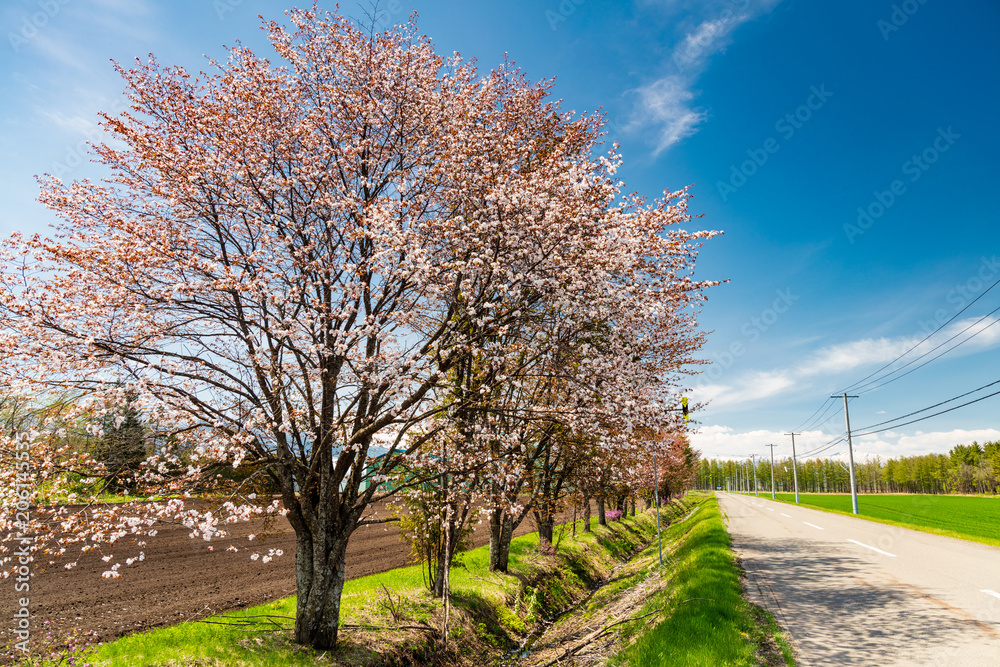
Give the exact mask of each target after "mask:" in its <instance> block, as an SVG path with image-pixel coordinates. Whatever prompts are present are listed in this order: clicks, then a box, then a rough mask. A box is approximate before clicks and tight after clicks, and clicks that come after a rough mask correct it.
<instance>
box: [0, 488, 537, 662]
mask: <svg viewBox="0 0 1000 667" xmlns="http://www.w3.org/2000/svg"><path fill="white" fill-rule="evenodd" d="M379 509H380V510H381V511H379V512H378V516H387V515H388V513H387V512H386V511H385V510H384V508H379ZM228 528H229V530H230V533H231V535H232V536H233V539H227V540H214V541H212V542H206V541H204V540H203V539H201V538H196V539H192V538H191V537H190V530H189V529H187V528H184V527H183V526H170V527H164V528H161V529H159V532H158V534H157V535H156V536H155V537H153V538H146V541H147V543H146V545H145V546H144V547H142V549H141V551H143V552H145V560H144V561H143V562H137V563H135V564H134V565H132V566H126V565H124V561H125V559H126V558H128V557H133V556H137V555H138V553H139V551H140V549H139V548H138V547H136V546H133V545H128V546H125V545H122V544H119V545H115V547H114V548H113V549H108V548H105V549H104V552H103V553H102V552H100V551H98V550H94V551H91V552H89V553H87V554H85V555H81V557H80V558H79V560H78V565H77V566H76V567H74V568H73V569H71V570H66V569H65V568H64V567H63V565H64V564H65V563H66V562H67V560H57V561H56V564H55V565H49V566H46V567H45V569H43V570H40V571H39V570H35V572H34V574H33V576H32V579H31V591H30V600H31V605H30V610H31V615H32V618H31V628H32V644H33V645H37V644H36V642H37V641H38V640H39V639H42V638H43V637H44V634H45V633H46V632H48V631H50V630H51V632H52V635H53V637H64V636H67V635H68V634H69V633H70V632H71V631H73V630H74V629H76V630H78V631H80V632H81V633H87V632H94V633H96V639H97V640H98V641H100V642H102V643H103V642H107V641H111V640H113V639H115V638H117V637H121V636H123V635H126V634H131V633H134V632H138V631H140V630H144V629H147V628H154V627H158V626H164V625H173V624H175V623H179V622H181V621H186V620H191V619H196V618H203V617H205V616H209V615H211V614H216V613H218V612H222V611H226V610H230V609H240V608H244V607H248V606H252V605H256V604H261V603H264V602H267V601H270V600H276V599H279V598H283V597H287V596H289V595H292V594H294V593H295V534H294V532H293V531H292V528H291V526H290V525H289V524H288V521H287V520H285V519H284V518H281V517H279V518H278V521H277V522H275V525H273V526H272V527H271V529H270V531H269V533H268V535H267V536H266V537H264V538H261V537H259V536H258V537H255V539H254V540H253V541H250V540H248V539H247V536H248V535H249V534H259V533H260V532H261V531H262V529H263V528H264V526H263V523H262V522H260V521H252V522H248V523H241V524H235V525H231V526H229V527H228ZM532 530H534V526H533V524H531V522H530V520H528V519H526V520H525V521H523V522H522V523H521V525H520V526H519V528H518V530H516V531H515V533H514V534H515V535H523V534H524V533H527V532H531V531H532ZM488 542H489V531H488V530H487V528H486V525H485V524H483V525H482V526H479V529H478V530H477V531H476V532H475V533H473V543H474V545H475V546H481V545H483V544H486V543H488ZM229 544H235V545H236V546H237V547H238V548H239V549H240V550H239V552H236V553H234V552H231V551H226V547H227V546H228V545H229ZM209 547H213V550H209ZM77 548H78V547H77ZM271 549H281V550H282V551H283V552H284V555H283V556H281V557H279V558H276V559H275V560H274V561H272V562H271V563H263V562H262V561H261V560H257V561H253V560H251V559H250V554H252V553H254V552H257V553H260V554H262V555H263V554H267V553H268V552H269V551H270V550H271ZM107 553H113V554H114V560H113V561H112V563H118V562H121V563H123V565H122V567H121V570H120V572H121V575H122V576H121V577H120V578H118V579H102V578H101V573H102V572H105V571H107V570H108V569H109V565H110V564H109V563H106V562H104V561H103V560H102V559H101V558H102V556H103V555H104V554H107ZM408 554H409V546H408V545H407V544H406V543H405V542H404V541H403V540H401V539H400V533H399V528H398V527H396V525H395V524H376V525H371V526H366V527H362V528H359V529H358V530H357V531H356V532H355V533H354V535H353V536H352V537H351V540H350V543H349V546H348V549H347V577H348V578H349V579H353V578H356V577H363V576H365V575H369V574H375V573H377V572H385V571H387V570H391V569H394V568H397V567H402V566H404V565H406V564H407V556H408ZM23 595H24V594H23V593H15V591H14V581H13V579H0V613H2V615H3V618H4V620H3V621H0V647H2V646H6V645H7V644H8V642H10V641H11V639H12V638H13V634H12V632H11V629H12V628H11V626H12V618H11V614H12V613H13V610H14V609H15V608H16V606H15V601H16V600H17V598H19V597H21V596H23ZM46 623H47V625H46Z"/></svg>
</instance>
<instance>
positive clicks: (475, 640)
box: [77, 509, 680, 667]
mask: <svg viewBox="0 0 1000 667" xmlns="http://www.w3.org/2000/svg"><path fill="white" fill-rule="evenodd" d="M678 511H680V510H679V509H678ZM665 514H666V511H665ZM581 524H582V522H581ZM594 528H595V532H594V533H591V534H587V533H583V532H582V530H580V526H579V525H578V531H577V535H576V537H575V538H573V537H571V535H570V530H571V525H567V526H563V527H561V528H560V529H557V541H558V553H557V555H556V556H551V555H545V554H541V553H539V551H538V548H537V547H538V536H537V533H532V534H529V535H524V536H521V537H518V538H515V539H514V541H513V544H512V547H511V561H510V574H507V575H503V574H498V573H491V572H489V571H488V570H487V564H488V550H487V547H481V548H478V549H474V550H471V551H469V552H466V553H464V554H462V557H461V561H460V562H461V564H460V565H458V566H456V567H455V568H454V569H453V570H452V574H451V586H452V591H453V598H452V603H453V610H452V626H451V632H450V640H449V646H448V648H447V650H445V651H442V650H440V642H439V635H440V632H439V631H430V630H420V629H407V630H398V629H396V628H398V627H399V626H401V625H410V626H421V625H426V626H428V627H432V628H433V627H437V628H440V627H441V618H442V614H441V601H440V600H436V599H434V598H433V597H431V596H430V595H429V594H428V593H427V591H426V589H425V588H424V585H423V580H422V575H421V570H420V568H418V567H407V568H401V569H398V570H392V571H390V572H385V573H382V574H377V575H372V576H368V577H363V578H359V579H353V580H351V581H348V582H347V584H346V586H345V589H344V595H343V609H342V616H341V618H342V622H343V623H344V626H345V627H344V629H343V630H342V632H341V638H342V642H341V648H340V649H339V650H338V651H336V652H335V653H332V654H320V655H317V654H316V653H315V652H313V651H311V650H309V649H305V648H303V647H300V646H297V645H295V644H293V643H292V642H291V641H290V631H289V628H290V626H291V624H292V622H293V617H294V614H295V598H294V597H289V598H285V599H282V600H278V601H276V602H273V603H269V604H264V605H259V606H256V607H252V608H249V609H246V610H242V611H236V612H228V613H226V614H224V615H221V616H215V617H211V618H208V619H203V621H201V622H198V621H194V622H187V623H181V624H179V625H176V626H172V627H168V628H162V629H156V630H151V631H148V632H144V633H139V634H135V635H130V636H128V637H124V638H122V639H119V640H117V641H115V642H112V643H109V644H105V645H103V646H101V647H99V649H98V650H97V652H96V653H93V654H89V655H86V656H80V657H78V658H77V664H82V663H83V662H87V663H90V664H91V665H129V667H133V666H134V667H138V666H140V665H199V666H201V665H213V666H214V665H226V666H227V667H228V666H239V667H265V666H268V667H270V666H271V665H274V666H277V665H315V664H342V665H370V664H380V665H381V664H394V663H397V664H413V663H416V664H449V665H452V664H453V665H463V664H469V665H472V664H476V665H484V664H495V663H498V662H499V661H500V660H501V659H502V658H503V657H504V656H505V655H507V654H508V653H509V652H510V651H511V650H512V649H515V648H517V646H518V644H519V643H520V641H521V640H522V638H523V637H524V636H526V634H527V633H528V632H529V631H530V629H531V628H532V626H533V625H535V624H536V623H537V622H538V621H539V620H541V619H542V618H543V617H549V616H551V615H553V614H554V613H556V612H557V611H559V610H561V609H563V608H565V607H566V606H568V605H569V604H570V603H572V602H573V601H575V600H577V599H580V598H582V597H583V596H584V595H586V594H587V592H588V591H589V590H590V589H591V588H592V587H593V586H595V585H597V584H598V583H599V582H600V581H601V580H602V579H604V578H606V577H607V576H608V575H609V574H610V573H611V571H612V570H613V568H614V567H615V566H616V565H618V564H619V563H620V562H621V561H622V560H623V559H625V558H627V557H628V556H630V555H631V554H633V553H635V552H636V551H637V550H638V549H639V548H641V547H642V546H643V545H645V544H647V543H648V542H649V541H650V540H651V539H655V536H656V524H655V515H654V514H652V513H641V514H640V515H639V516H636V517H635V518H629V519H626V520H624V521H621V522H611V523H610V524H609V526H608V527H607V528H604V527H601V526H597V525H596V520H595V521H594Z"/></svg>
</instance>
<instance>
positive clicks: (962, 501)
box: [761, 493, 1000, 546]
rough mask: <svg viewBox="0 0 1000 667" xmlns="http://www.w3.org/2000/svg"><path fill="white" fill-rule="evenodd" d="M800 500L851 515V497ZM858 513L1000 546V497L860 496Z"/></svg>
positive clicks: (785, 496) (787, 498) (788, 496)
mask: <svg viewBox="0 0 1000 667" xmlns="http://www.w3.org/2000/svg"><path fill="white" fill-rule="evenodd" d="M768 495H769V494H768ZM761 497H762V498H766V497H767V495H765V494H763V493H762V494H761ZM777 499H778V500H780V501H782V502H786V503H792V504H794V503H795V494H792V493H779V494H777ZM799 500H800V501H801V504H802V505H808V506H812V507H816V508H819V509H822V510H827V511H830V512H838V513H840V514H849V515H852V516H853V513H852V512H851V496H850V494H833V493H830V494H826V493H800V494H799ZM858 512H859V516H861V517H862V518H864V519H869V520H871V521H878V522H881V523H888V524H892V525H895V526H905V527H906V528H913V529H915V530H922V531H924V532H927V533H935V534H937V535H945V536H947V537H957V538H960V539H963V540H972V541H974V542H981V543H983V544H990V545H993V546H1000V498H987V497H982V496H943V495H942V496H933V495H920V494H886V495H882V494H872V495H868V494H862V495H859V496H858Z"/></svg>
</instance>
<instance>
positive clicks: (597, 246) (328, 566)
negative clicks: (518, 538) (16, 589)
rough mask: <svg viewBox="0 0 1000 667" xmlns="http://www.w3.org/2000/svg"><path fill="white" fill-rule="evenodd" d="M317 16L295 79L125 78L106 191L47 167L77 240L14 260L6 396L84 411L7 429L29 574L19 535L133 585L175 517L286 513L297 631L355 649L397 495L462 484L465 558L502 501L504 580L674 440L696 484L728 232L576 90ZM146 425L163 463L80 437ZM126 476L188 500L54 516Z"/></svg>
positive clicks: (4, 317)
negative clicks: (704, 258)
mask: <svg viewBox="0 0 1000 667" xmlns="http://www.w3.org/2000/svg"><path fill="white" fill-rule="evenodd" d="M289 19H290V23H291V26H290V27H285V26H282V25H279V24H277V23H265V25H264V29H265V30H266V32H267V34H268V36H269V38H270V41H271V43H272V45H273V46H274V49H275V51H276V56H277V59H278V60H279V61H281V66H277V65H274V64H272V63H271V62H270V61H269V60H267V59H264V58H262V57H259V56H257V55H256V54H254V53H252V52H251V51H250V50H248V49H246V48H243V47H236V48H234V49H232V50H231V51H230V54H229V58H228V60H227V61H226V62H223V63H212V68H211V71H210V72H209V73H201V74H199V75H197V76H195V75H192V74H190V73H189V72H187V71H185V70H184V69H182V68H179V67H171V66H166V65H161V64H160V63H158V62H157V61H156V60H154V59H153V58H152V57H150V59H149V60H148V61H147V62H138V61H137V62H136V63H135V64H134V66H132V67H125V66H118V70H119V72H120V74H121V76H122V77H123V79H124V82H125V87H126V95H127V97H128V99H129V100H130V102H131V104H130V107H129V110H128V111H126V112H123V113H121V114H119V115H117V116H111V115H107V116H105V117H104V121H103V126H104V128H105V130H106V131H107V133H108V135H109V138H108V141H107V142H106V143H102V144H98V145H96V146H95V147H94V149H93V150H94V156H95V161H96V162H97V163H98V164H99V165H100V166H101V167H103V168H104V169H105V170H106V172H107V176H106V178H105V179H103V180H100V181H91V180H83V181H79V182H74V183H68V184H67V183H63V182H61V181H60V180H59V179H58V178H55V177H43V178H42V179H41V197H40V199H41V201H42V202H43V203H44V204H45V205H46V206H48V207H49V208H50V209H52V210H53V211H54V212H55V213H56V214H57V215H58V216H59V217H60V218H61V219H62V221H63V222H62V224H61V226H59V227H58V228H57V230H56V232H55V234H54V235H52V236H51V237H48V238H45V237H41V236H31V237H21V236H14V237H13V238H11V239H9V240H7V241H6V242H4V243H3V245H2V249H0V253H2V254H0V267H2V269H0V359H3V363H2V366H0V373H2V382H3V383H4V385H5V386H7V387H8V388H9V391H10V392H11V395H12V396H15V397H17V400H18V401H21V403H22V404H23V403H25V402H27V403H28V404H29V405H34V406H35V407H36V408H37V407H38V406H41V405H51V404H52V403H53V397H55V396H59V397H61V398H60V403H59V404H60V405H61V406H62V407H61V410H60V414H59V415H58V418H53V417H51V415H44V414H41V413H39V412H38V411H37V410H36V412H35V413H34V414H35V415H36V417H37V418H35V419H26V420H24V421H22V422H18V423H15V422H14V421H12V422H11V423H10V425H9V427H8V428H6V429H5V431H4V433H3V436H2V440H0V462H2V464H0V476H2V483H0V496H2V507H3V510H2V525H0V530H2V533H3V543H4V545H5V546H4V547H3V548H4V549H5V551H6V553H4V554H3V555H4V556H5V558H4V568H5V569H7V570H9V569H10V568H11V567H12V563H13V561H12V560H11V558H10V555H9V554H10V548H9V547H8V546H7V545H10V544H12V543H14V542H12V540H17V544H21V543H22V542H24V541H27V542H29V543H30V545H31V549H32V550H33V553H34V554H35V559H36V561H38V562H41V561H42V560H50V559H51V560H54V559H57V558H62V559H63V560H64V561H65V565H66V566H67V567H72V565H73V563H74V562H75V559H76V558H77V557H78V554H79V553H80V552H81V550H83V551H86V550H89V549H93V548H98V547H100V548H101V549H102V550H104V551H105V553H108V554H109V555H112V559H111V565H110V566H109V568H110V569H109V570H108V572H107V573H106V574H107V576H108V577H116V576H119V575H120V574H121V572H122V567H123V564H122V563H118V562H117V561H115V560H114V559H113V554H112V553H111V551H112V550H113V549H112V545H113V544H115V543H120V542H122V541H123V540H132V541H138V542H143V543H144V541H145V540H147V539H150V538H151V537H153V536H155V533H156V529H157V527H158V526H159V525H160V524H161V523H162V522H164V521H173V522H181V523H183V524H184V525H186V526H188V527H190V528H191V531H192V535H193V536H196V537H199V538H204V539H205V540H216V539H225V538H226V536H227V533H226V526H227V525H228V524H230V523H233V522H237V521H243V520H248V519H250V518H253V517H257V516H260V515H262V514H264V515H266V514H278V513H280V514H282V515H284V516H286V517H287V519H288V521H289V522H290V523H291V526H292V527H293V529H294V531H295V536H296V553H295V571H296V581H297V610H296V622H295V639H296V641H298V642H300V643H303V644H309V645H312V646H315V647H318V648H325V647H331V646H333V645H334V644H335V643H336V641H337V636H338V627H339V616H340V597H341V592H342V588H343V584H344V577H345V568H344V555H345V551H346V548H347V544H348V540H349V539H350V537H351V535H352V534H353V533H354V531H355V530H356V529H357V528H358V527H359V526H363V525H366V524H367V523H370V522H372V521H381V520H384V518H376V517H373V516H372V513H371V506H372V504H373V503H375V502H377V501H379V500H381V499H383V498H385V497H387V496H389V495H391V494H394V493H398V492H400V491H402V490H404V489H407V488H412V489H420V488H424V486H423V485H426V484H428V483H429V482H431V481H434V480H437V483H438V484H439V485H441V487H442V488H443V489H444V490H445V493H444V494H443V495H442V496H441V498H442V500H443V502H442V503H441V504H440V505H439V508H438V511H439V512H440V513H441V516H442V526H443V527H444V529H445V533H446V540H445V542H446V544H447V546H446V550H447V552H446V557H445V559H444V560H445V562H447V561H448V560H449V559H450V557H451V553H452V551H453V549H454V547H455V545H457V544H458V543H459V541H460V533H461V531H462V522H463V520H466V519H467V518H468V516H469V513H468V512H467V510H468V508H469V507H471V505H472V504H473V503H485V506H486V507H487V509H488V515H489V522H488V523H489V529H490V534H491V566H492V567H494V568H496V569H500V570H503V569H505V567H506V563H507V554H508V553H509V545H510V538H511V534H512V532H513V529H514V527H515V526H516V525H517V524H518V523H519V522H520V521H522V520H523V519H524V517H525V516H526V515H527V514H528V513H529V512H530V513H532V514H533V515H534V517H535V519H536V521H537V522H538V524H539V526H540V528H541V530H542V536H543V539H551V532H552V525H553V518H554V516H555V513H556V512H557V511H558V509H559V507H560V504H561V502H562V501H563V499H564V498H565V496H566V495H567V493H569V492H570V491H571V490H572V491H579V492H580V493H582V494H584V495H587V496H591V497H595V498H598V499H600V500H601V501H603V500H605V499H606V498H607V497H608V492H607V490H608V489H619V490H620V491H619V495H620V494H621V493H622V492H626V493H634V491H635V489H636V488H638V484H639V481H638V480H640V479H648V476H646V475H647V472H646V466H647V465H648V459H649V453H650V449H651V448H652V447H659V448H660V449H661V454H662V456H661V463H660V465H661V466H663V468H664V479H667V478H669V477H670V476H671V475H673V476H675V477H677V476H679V477H680V478H683V477H684V476H685V474H687V473H684V472H683V471H682V470H681V469H682V467H683V466H682V464H686V465H688V466H689V468H690V465H691V453H690V450H689V449H688V448H687V447H686V445H684V444H683V441H682V440H681V439H679V438H677V437H675V434H677V433H679V432H680V431H681V430H682V426H681V424H680V423H679V418H678V415H677V414H676V413H675V412H673V411H672V410H673V408H675V407H676V405H677V403H678V394H679V390H680V387H681V385H682V382H683V377H684V374H685V373H686V372H687V371H686V370H685V369H688V368H690V364H692V363H694V359H693V356H692V355H693V354H694V353H695V351H696V350H697V349H698V348H699V347H700V345H701V344H702V336H701V335H700V334H699V333H698V332H697V331H696V328H695V327H696V322H695V316H696V314H697V310H698V306H699V303H700V301H701V299H702V295H701V293H702V291H703V290H704V289H705V288H706V287H708V286H709V285H710V284H711V283H708V282H699V281H695V280H694V279H693V278H692V275H691V274H692V271H693V268H694V260H695V256H696V249H697V247H698V245H699V244H700V243H701V242H702V241H703V240H704V239H707V238H710V237H711V236H712V235H713V234H714V232H689V231H686V230H685V229H683V225H684V223H687V222H690V218H689V216H688V213H687V207H686V204H687V194H686V192H684V191H680V192H667V193H665V194H664V196H663V198H662V199H658V200H655V201H647V200H645V199H644V198H642V197H639V196H637V195H630V194H626V193H625V192H624V190H623V187H624V186H623V184H622V183H621V182H620V181H619V180H618V179H617V177H616V171H617V170H618V168H619V166H620V164H621V158H620V157H619V156H618V155H617V153H616V151H615V149H614V148H611V149H610V150H609V149H607V148H606V147H603V146H602V141H601V136H602V134H601V126H602V119H601V117H600V116H599V115H574V114H572V113H567V112H565V111H562V110H561V109H560V108H559V105H558V103H557V102H554V101H552V100H551V99H550V98H549V93H550V89H551V86H552V83H551V82H549V81H543V82H541V83H532V82H529V81H528V80H526V79H525V77H524V76H523V75H522V74H521V73H520V72H519V71H518V70H517V69H516V68H514V67H513V66H512V65H510V64H509V63H506V62H504V63H502V64H501V65H500V66H498V67H497V68H495V69H493V70H491V71H489V72H485V73H481V72H479V71H477V69H476V67H475V66H474V65H473V64H471V63H468V62H464V61H462V60H461V59H460V58H459V57H458V56H457V55H456V56H453V57H450V58H442V57H440V56H438V55H437V54H436V53H435V52H434V50H433V48H432V44H431V42H430V40H429V39H427V38H426V37H423V36H420V35H419V34H418V33H417V32H416V27H415V23H414V22H413V21H411V22H410V23H409V24H407V25H403V26H397V27H396V28H393V29H391V30H388V31H386V32H383V33H377V32H372V31H368V30H365V29H362V28H360V27H358V26H356V25H354V24H353V23H352V22H350V21H348V20H346V19H345V18H343V17H342V16H340V15H339V14H328V13H323V12H318V11H299V10H293V11H291V12H289ZM29 412H30V410H29ZM136 415H141V423H142V424H143V425H144V426H143V429H144V431H143V433H144V437H145V442H147V443H148V447H147V451H145V452H144V454H145V460H144V461H143V462H142V463H141V465H138V466H136V465H121V464H118V463H116V462H115V461H114V460H109V459H108V458H107V457H102V456H99V455H97V454H96V453H95V452H94V451H93V449H92V448H88V447H86V446H81V445H80V438H79V437H72V436H73V433H87V434H90V435H91V436H92V437H93V438H95V439H101V438H105V440H106V436H107V433H108V432H109V431H113V430H115V429H121V428H122V427H123V426H127V425H128V424H130V423H131V422H130V421H129V420H130V419H133V421H135V417H136ZM15 421H16V420H15ZM652 434H658V435H657V437H653V435H652ZM675 463H676V465H674V464H675ZM234 470H235V471H238V472H239V474H234V473H233V471H234ZM688 472H690V470H688ZM81 479H83V480H101V481H103V482H104V483H105V484H99V485H95V486H86V485H84V486H82V487H81V486H80V484H79V481H80V480H81ZM676 483H679V482H678V481H677V480H674V481H673V482H671V484H676ZM108 484H110V485H111V486H112V487H115V486H116V485H117V486H118V488H128V489H130V490H131V491H132V492H133V493H135V494H137V495H138V496H140V497H144V498H148V497H150V496H152V495H154V494H156V495H158V496H170V497H171V499H170V500H168V501H161V502H131V503H124V504H115V505H96V504H91V505H89V506H88V507H87V508H86V509H84V510H80V509H79V507H78V506H74V507H69V506H65V505H58V504H56V505H45V504H39V503H38V498H40V497H42V496H40V495H39V494H44V497H47V498H57V497H66V498H67V499H69V500H71V501H74V502H75V503H77V505H78V504H80V503H84V504H87V503H89V502H90V501H91V500H92V498H91V497H90V493H91V491H88V489H96V488H99V487H100V488H108ZM259 487H263V488H270V489H273V490H275V491H276V496H277V497H276V498H275V499H274V500H273V502H271V501H270V499H269V500H268V502H266V503H261V502H260V500H261V499H260V498H257V497H255V494H254V493H253V492H252V491H253V490H255V489H257V488H259ZM81 489H82V490H81ZM621 490H624V491H621ZM60 494H62V495H60ZM74 494H76V495H74ZM195 496H197V499H198V500H199V502H194V500H195V498H194V497H195ZM449 536H450V537H449ZM233 548H235V547H233ZM124 565H125V567H126V569H127V567H128V566H129V565H132V566H136V567H138V566H139V565H138V564H137V563H135V564H131V563H126V564H124ZM446 572H447V568H446V567H445V569H444V575H443V578H444V577H446ZM444 585H446V583H445V584H444Z"/></svg>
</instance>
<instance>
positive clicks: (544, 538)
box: [535, 509, 555, 544]
mask: <svg viewBox="0 0 1000 667" xmlns="http://www.w3.org/2000/svg"><path fill="white" fill-rule="evenodd" d="M535 523H536V524H538V541H539V542H541V543H542V544H552V535H553V532H554V524H555V521H554V517H553V516H552V512H549V511H546V510H545V509H542V510H535Z"/></svg>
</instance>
